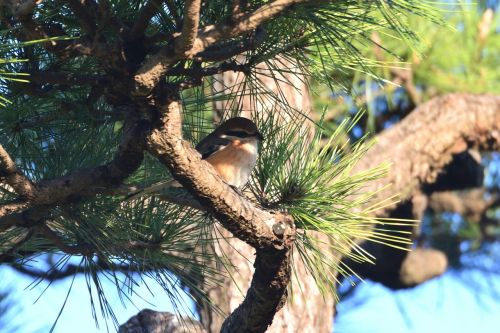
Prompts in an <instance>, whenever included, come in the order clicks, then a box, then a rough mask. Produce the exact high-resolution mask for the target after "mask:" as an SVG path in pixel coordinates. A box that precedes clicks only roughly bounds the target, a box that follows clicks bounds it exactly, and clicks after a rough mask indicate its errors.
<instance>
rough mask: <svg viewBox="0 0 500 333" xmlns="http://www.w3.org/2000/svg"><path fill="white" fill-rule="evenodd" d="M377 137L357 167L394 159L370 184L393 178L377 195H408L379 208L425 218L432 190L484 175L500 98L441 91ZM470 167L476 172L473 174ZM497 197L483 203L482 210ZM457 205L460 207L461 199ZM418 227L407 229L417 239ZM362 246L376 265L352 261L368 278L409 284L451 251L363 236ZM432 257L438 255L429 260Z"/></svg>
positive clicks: (471, 182)
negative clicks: (481, 155) (412, 248)
mask: <svg viewBox="0 0 500 333" xmlns="http://www.w3.org/2000/svg"><path fill="white" fill-rule="evenodd" d="M376 142H377V143H376V144H375V146H374V147H373V149H371V150H370V151H369V152H368V153H367V154H366V155H365V157H364V158H363V159H362V161H361V162H360V163H359V164H358V166H357V170H362V169H365V168H369V167H370V166H374V165H376V164H377V163H380V162H382V161H390V162H392V166H391V170H390V172H389V174H388V176H387V177H386V178H384V179H381V180H378V181H375V182H372V183H371V184H369V187H368V189H369V190H375V189H380V188H382V187H384V186H386V185H388V184H391V186H390V187H389V188H387V189H385V190H384V191H381V192H379V193H378V195H377V196H378V199H379V200H381V199H384V198H388V197H391V196H393V195H398V196H399V199H400V200H401V201H402V203H400V204H399V205H397V206H396V205H392V206H389V207H385V208H384V209H382V210H379V211H378V212H377V214H379V215H383V216H387V215H388V216H391V217H399V218H420V217H421V215H422V214H423V212H424V210H425V209H426V208H427V207H428V204H429V198H428V196H427V195H428V194H432V193H433V192H434V191H446V190H457V189H464V188H470V187H474V186H479V185H480V184H481V182H478V181H477V179H476V178H482V176H481V177H480V176H479V175H481V174H482V171H481V170H480V169H479V164H478V162H477V160H478V157H477V153H476V152H475V150H476V149H480V150H498V149H499V146H500V97H497V96H489V95H472V94H450V95H446V96H442V97H437V98H435V99H432V100H431V101H429V102H427V103H424V104H422V105H421V106H419V107H417V108H416V109H415V110H414V111H412V113H411V114H410V115H409V116H407V117H406V118H404V119H403V120H402V121H401V122H400V123H398V124H397V125H395V126H394V127H392V128H390V129H388V130H386V131H384V132H382V133H380V134H379V135H377V136H376ZM464 170H467V171H464ZM470 174H472V175H476V176H475V177H474V176H473V177H470ZM424 192H425V193H424ZM443 196H444V194H437V193H436V194H432V195H431V197H430V207H431V208H433V207H434V208H436V209H439V208H438V207H439V204H438V203H437V202H434V203H433V201H435V200H436V199H435V198H437V197H443ZM447 197H448V198H449V195H448V196H447ZM433 198H434V199H433ZM455 203H456V202H455ZM445 204H446V205H448V208H451V205H453V203H452V202H450V201H448V202H447V203H444V202H443V203H441V205H445ZM491 204H492V202H489V203H485V205H483V206H484V207H482V208H483V209H481V211H482V212H481V213H484V212H485V211H484V208H485V207H487V206H488V205H491ZM471 206H472V205H471V204H467V205H463V206H462V207H461V208H460V209H461V211H463V212H464V213H471V214H472V210H474V209H476V208H477V207H474V208H473V207H471ZM475 206H477V205H475ZM455 208H456V209H458V208H457V207H456V205H455ZM481 213H480V214H481ZM419 227H420V226H419V224H417V225H415V226H414V228H413V230H409V231H413V238H414V239H418V235H419V234H418V230H419ZM363 247H364V248H365V249H367V250H368V251H369V252H371V253H373V254H374V255H375V257H376V258H377V265H375V266H371V265H359V264H357V263H352V262H349V263H348V264H349V265H351V266H353V268H354V270H355V271H357V272H358V273H359V274H360V275H361V276H362V277H365V278H370V279H372V280H375V281H379V282H381V283H383V284H385V285H387V286H389V287H391V288H406V287H409V286H412V285H414V284H416V283H421V282H423V281H425V280H426V279H428V278H432V277H434V276H437V275H439V274H442V273H443V272H444V271H445V270H446V267H447V260H446V257H445V256H444V254H443V253H441V252H439V251H436V250H432V252H427V251H424V250H419V251H416V252H413V253H411V255H409V256H407V254H406V253H404V252H402V251H398V250H394V249H391V248H388V247H383V246H381V245H377V244H374V243H364V244H363ZM431 258H434V259H435V260H434V261H432V262H431V261H430V259H431ZM423 263H428V264H427V265H423ZM417 281H418V282H417Z"/></svg>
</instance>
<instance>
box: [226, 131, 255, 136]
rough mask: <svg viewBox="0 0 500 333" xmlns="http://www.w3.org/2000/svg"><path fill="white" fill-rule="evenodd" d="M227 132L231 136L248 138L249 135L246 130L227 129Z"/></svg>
mask: <svg viewBox="0 0 500 333" xmlns="http://www.w3.org/2000/svg"><path fill="white" fill-rule="evenodd" d="M226 134H227V135H229V136H235V137H237V138H246V137H248V136H249V134H248V133H247V132H244V131H227V132H226Z"/></svg>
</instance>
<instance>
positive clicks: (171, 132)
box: [147, 91, 295, 332]
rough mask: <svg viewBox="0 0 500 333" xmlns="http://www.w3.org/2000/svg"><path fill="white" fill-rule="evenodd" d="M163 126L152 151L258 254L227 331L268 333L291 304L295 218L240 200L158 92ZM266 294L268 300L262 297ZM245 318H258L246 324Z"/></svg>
mask: <svg viewBox="0 0 500 333" xmlns="http://www.w3.org/2000/svg"><path fill="white" fill-rule="evenodd" d="M155 104H156V106H157V108H158V111H159V113H160V119H159V123H158V124H157V125H156V127H155V128H154V129H153V131H152V133H151V135H150V136H149V137H148V140H147V144H148V150H149V152H151V153H152V154H153V155H154V156H156V157H157V158H158V159H159V160H160V162H162V163H163V164H164V165H165V166H167V168H168V169H169V170H170V172H171V173H172V175H173V177H174V178H175V179H176V180H177V181H178V182H179V183H181V185H183V186H184V188H185V189H186V190H187V191H188V192H190V193H191V194H192V195H193V196H194V198H195V199H196V200H198V201H199V202H200V204H201V205H202V206H204V207H206V209H207V211H208V212H210V213H211V214H213V215H214V216H215V217H216V218H217V219H218V220H219V221H220V223H221V224H222V225H223V226H224V228H226V229H227V230H229V231H230V232H231V233H232V234H233V235H234V236H235V237H237V238H239V239H241V240H243V241H244V242H246V243H248V244H250V245H251V246H253V247H254V248H255V249H256V250H257V259H256V262H255V270H256V273H255V275H254V278H253V281H252V285H251V286H250V288H249V290H248V292H247V295H246V297H245V301H244V302H243V304H242V305H241V306H240V307H239V308H238V309H237V310H236V311H235V312H233V313H232V314H231V315H230V316H229V317H228V319H227V323H226V327H227V328H226V330H231V329H232V328H236V330H237V331H241V332H247V331H251V332H264V331H265V329H266V328H267V326H268V325H269V324H270V323H271V322H272V318H273V317H274V314H275V313H276V311H277V310H279V309H280V308H281V307H282V306H283V304H284V302H285V299H286V286H287V285H288V283H289V281H290V262H289V252H290V249H291V246H292V243H293V240H294V237H295V228H294V226H293V222H292V220H291V217H289V216H287V215H283V214H279V213H278V214H275V215H273V214H271V213H269V212H267V211H263V210H261V209H259V208H257V207H255V206H253V205H252V204H251V203H250V202H248V201H247V200H246V199H244V198H243V197H242V196H240V195H238V194H237V193H236V192H235V191H234V190H233V189H232V188H231V187H229V186H228V185H227V184H226V183H225V182H224V181H223V180H222V179H221V178H220V177H219V176H218V175H217V172H216V171H215V170H214V169H213V167H212V166H211V165H210V164H209V163H208V162H206V161H203V160H201V157H200V155H199V153H198V152H197V151H195V150H194V149H193V148H192V147H191V146H190V145H189V143H187V142H186V141H184V140H183V139H182V137H181V128H182V123H181V104H180V101H179V100H178V97H177V96H173V94H167V93H165V91H158V93H157V96H156V98H155ZM263 294H266V295H267V296H266V298H262V297H261V296H260V295H263ZM242 318H252V320H244V321H242V320H241V319H242Z"/></svg>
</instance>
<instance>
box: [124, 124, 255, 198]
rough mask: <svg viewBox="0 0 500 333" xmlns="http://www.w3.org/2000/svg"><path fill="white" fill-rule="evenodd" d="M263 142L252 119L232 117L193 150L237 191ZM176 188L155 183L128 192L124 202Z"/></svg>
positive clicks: (248, 174)
mask: <svg viewBox="0 0 500 333" xmlns="http://www.w3.org/2000/svg"><path fill="white" fill-rule="evenodd" d="M263 140H264V137H263V136H262V134H261V133H260V132H259V130H258V128H257V125H255V123H254V122H253V121H252V120H250V119H248V118H244V117H234V118H230V119H228V120H226V121H225V122H223V123H222V124H220V125H219V126H218V127H217V128H216V129H215V130H214V131H213V132H212V133H210V134H209V135H207V136H206V137H205V138H204V139H203V140H201V141H200V142H199V143H198V144H197V145H196V147H195V149H196V150H197V151H198V152H199V153H200V154H201V158H202V159H203V160H205V161H207V162H208V163H210V164H211V165H212V166H213V167H214V169H215V170H216V171H217V173H218V174H219V176H220V177H221V178H222V179H224V181H225V182H226V183H227V184H228V185H229V186H231V187H233V188H234V189H236V190H237V191H238V192H239V191H240V190H241V189H242V188H243V187H244V186H245V185H246V184H247V183H248V180H249V179H250V176H251V174H252V171H253V169H254V167H255V165H256V163H257V158H258V155H259V145H260V143H261V142H262V141H263ZM179 186H181V185H180V184H179V183H178V182H177V181H175V180H172V181H167V182H161V183H157V184H154V185H152V186H150V187H147V188H144V189H142V190H139V191H137V192H135V193H132V194H131V195H129V196H128V199H135V198H137V197H139V196H143V195H145V194H150V193H159V192H161V190H163V189H164V188H168V187H179Z"/></svg>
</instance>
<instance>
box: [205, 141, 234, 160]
mask: <svg viewBox="0 0 500 333" xmlns="http://www.w3.org/2000/svg"><path fill="white" fill-rule="evenodd" d="M230 143H231V141H230V140H228V139H225V138H221V137H218V136H212V135H209V136H207V137H206V138H204V139H203V140H201V141H200V143H198V144H197V145H196V150H197V151H198V152H199V153H200V154H201V158H202V159H204V160H205V159H207V158H208V157H210V156H211V155H212V154H214V153H216V152H218V151H219V150H221V149H224V148H226V147H227V146H228V145H229V144H230Z"/></svg>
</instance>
